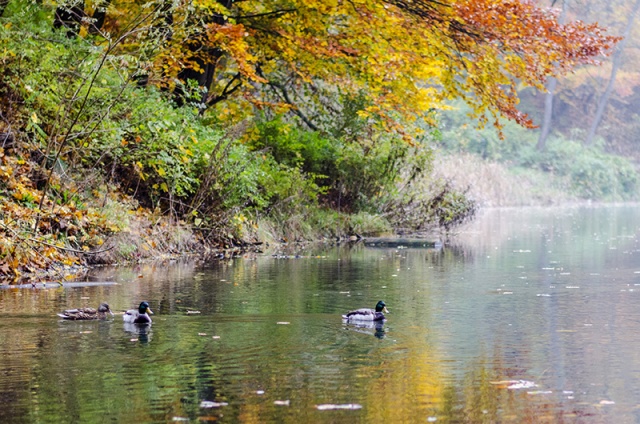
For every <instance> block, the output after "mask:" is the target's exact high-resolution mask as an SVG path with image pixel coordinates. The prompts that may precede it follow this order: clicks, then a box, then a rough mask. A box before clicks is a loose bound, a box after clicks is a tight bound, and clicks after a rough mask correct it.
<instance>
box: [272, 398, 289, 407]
mask: <svg viewBox="0 0 640 424" xmlns="http://www.w3.org/2000/svg"><path fill="white" fill-rule="evenodd" d="M289 403H291V401H290V400H289V399H287V400H274V401H273V404H274V405H280V406H289Z"/></svg>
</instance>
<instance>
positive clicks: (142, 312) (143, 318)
mask: <svg viewBox="0 0 640 424" xmlns="http://www.w3.org/2000/svg"><path fill="white" fill-rule="evenodd" d="M149 314H153V311H151V309H150V308H149V304H148V303H147V302H142V303H140V306H138V309H130V310H128V311H127V312H125V313H124V315H123V316H122V319H123V321H124V322H126V323H132V324H151V317H150V316H149Z"/></svg>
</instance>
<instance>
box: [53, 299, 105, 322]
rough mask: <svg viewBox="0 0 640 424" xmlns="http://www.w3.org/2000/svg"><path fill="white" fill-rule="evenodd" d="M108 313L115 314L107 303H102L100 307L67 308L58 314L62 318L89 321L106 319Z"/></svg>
mask: <svg viewBox="0 0 640 424" xmlns="http://www.w3.org/2000/svg"><path fill="white" fill-rule="evenodd" d="M107 314H111V316H113V312H111V309H110V308H109V305H108V304H107V303H101V304H100V306H98V309H93V308H78V309H67V310H66V311H62V313H61V314H58V316H59V317H60V318H62V319H68V320H73V321H76V320H78V321H80V320H83V321H88V320H94V319H106V318H107Z"/></svg>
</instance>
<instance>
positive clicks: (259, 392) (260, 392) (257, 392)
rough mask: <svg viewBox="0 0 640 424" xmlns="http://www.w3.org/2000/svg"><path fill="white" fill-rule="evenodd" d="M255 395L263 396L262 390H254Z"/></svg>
mask: <svg viewBox="0 0 640 424" xmlns="http://www.w3.org/2000/svg"><path fill="white" fill-rule="evenodd" d="M256 394H257V395H263V394H264V390H256Z"/></svg>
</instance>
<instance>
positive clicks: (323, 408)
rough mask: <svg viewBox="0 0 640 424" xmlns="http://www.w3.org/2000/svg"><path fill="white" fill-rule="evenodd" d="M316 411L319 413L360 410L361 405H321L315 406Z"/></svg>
mask: <svg viewBox="0 0 640 424" xmlns="http://www.w3.org/2000/svg"><path fill="white" fill-rule="evenodd" d="M316 409H317V410H319V411H330V410H334V409H362V405H359V404H357V403H346V404H341V405H339V404H333V403H325V404H322V405H316Z"/></svg>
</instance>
